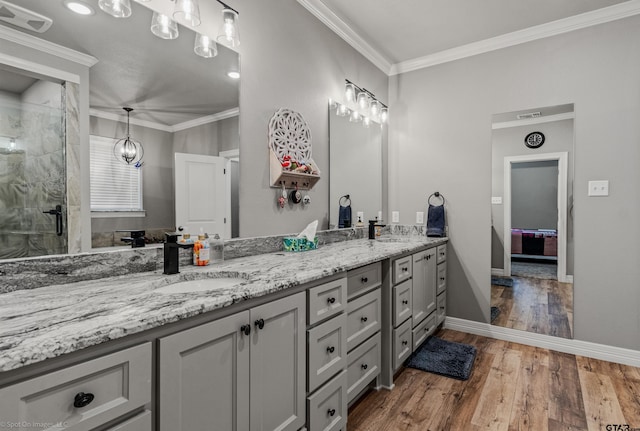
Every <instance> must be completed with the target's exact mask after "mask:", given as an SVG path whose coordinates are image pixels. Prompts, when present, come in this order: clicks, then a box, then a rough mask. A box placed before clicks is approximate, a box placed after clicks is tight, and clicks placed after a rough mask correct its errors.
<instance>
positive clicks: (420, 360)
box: [407, 337, 477, 380]
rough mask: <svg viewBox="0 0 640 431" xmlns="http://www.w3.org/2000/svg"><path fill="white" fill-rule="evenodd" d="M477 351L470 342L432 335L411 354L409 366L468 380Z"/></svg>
mask: <svg viewBox="0 0 640 431" xmlns="http://www.w3.org/2000/svg"><path fill="white" fill-rule="evenodd" d="M476 352H477V349H476V348H475V347H473V346H469V345H468V344H461V343H454V342H453V341H446V340H443V339H441V338H437V337H430V338H429V339H428V340H427V341H426V342H425V343H424V344H422V346H420V347H418V350H416V351H415V352H414V353H413V355H411V357H410V358H409V361H408V362H407V367H410V368H417V369H418V370H422V371H427V372H429V373H434V374H440V375H441V376H445V377H451V378H454V379H458V380H467V379H468V378H469V375H470V374H471V369H472V368H473V361H474V360H475V358H476Z"/></svg>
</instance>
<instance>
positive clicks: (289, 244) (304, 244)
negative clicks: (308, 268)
mask: <svg viewBox="0 0 640 431" xmlns="http://www.w3.org/2000/svg"><path fill="white" fill-rule="evenodd" d="M282 246H283V248H284V251H308V250H316V249H317V248H318V237H317V236H316V237H315V238H313V242H312V241H309V240H308V239H307V238H293V237H284V238H282Z"/></svg>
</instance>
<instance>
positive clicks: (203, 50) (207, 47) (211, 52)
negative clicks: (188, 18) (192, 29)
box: [193, 33, 218, 58]
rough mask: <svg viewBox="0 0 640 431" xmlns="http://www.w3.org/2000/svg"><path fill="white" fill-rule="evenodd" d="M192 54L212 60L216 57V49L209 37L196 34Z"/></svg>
mask: <svg viewBox="0 0 640 431" xmlns="http://www.w3.org/2000/svg"><path fill="white" fill-rule="evenodd" d="M193 52H195V53H196V54H197V55H199V56H200V57H204V58H213V57H215V56H216V55H218V47H217V46H216V43H215V42H214V41H212V40H211V38H210V37H209V36H206V35H204V34H199V33H196V40H195V42H194V45H193Z"/></svg>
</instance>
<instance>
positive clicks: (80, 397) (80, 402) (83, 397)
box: [73, 392, 95, 408]
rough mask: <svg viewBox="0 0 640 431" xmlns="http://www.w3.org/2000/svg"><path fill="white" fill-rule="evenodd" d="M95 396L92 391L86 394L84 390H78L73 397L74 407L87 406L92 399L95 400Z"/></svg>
mask: <svg viewBox="0 0 640 431" xmlns="http://www.w3.org/2000/svg"><path fill="white" fill-rule="evenodd" d="M94 398H95V397H94V396H93V394H92V393H90V392H87V393H86V394H85V393H84V392H78V393H77V394H76V396H75V397H74V398H73V407H76V408H82V407H86V406H88V405H89V404H91V401H93V399H94Z"/></svg>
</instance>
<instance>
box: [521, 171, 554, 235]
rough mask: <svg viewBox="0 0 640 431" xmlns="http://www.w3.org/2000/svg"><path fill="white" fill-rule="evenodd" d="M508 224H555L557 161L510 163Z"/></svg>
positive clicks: (530, 226) (540, 226) (550, 226)
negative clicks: (509, 220)
mask: <svg viewBox="0 0 640 431" xmlns="http://www.w3.org/2000/svg"><path fill="white" fill-rule="evenodd" d="M511 226H513V227H518V228H525V229H557V228H558V162H557V161H544V162H529V163H516V164H514V165H513V166H512V167H511Z"/></svg>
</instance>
